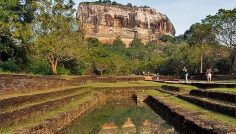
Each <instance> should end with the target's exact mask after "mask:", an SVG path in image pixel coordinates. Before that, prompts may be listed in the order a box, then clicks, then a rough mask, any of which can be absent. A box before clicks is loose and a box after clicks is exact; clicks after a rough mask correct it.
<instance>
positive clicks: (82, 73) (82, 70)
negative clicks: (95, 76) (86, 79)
mask: <svg viewBox="0 0 236 134" xmlns="http://www.w3.org/2000/svg"><path fill="white" fill-rule="evenodd" d="M87 72H88V71H87V70H86V69H80V70H79V71H78V75H84V74H86V73H87Z"/></svg>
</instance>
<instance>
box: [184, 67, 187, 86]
mask: <svg viewBox="0 0 236 134" xmlns="http://www.w3.org/2000/svg"><path fill="white" fill-rule="evenodd" d="M183 71H184V77H185V82H186V83H187V82H188V70H187V68H186V67H184V68H183Z"/></svg>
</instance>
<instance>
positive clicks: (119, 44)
mask: <svg viewBox="0 0 236 134" xmlns="http://www.w3.org/2000/svg"><path fill="white" fill-rule="evenodd" d="M112 45H113V47H114V48H116V49H125V48H126V45H125V43H124V42H123V41H122V40H121V39H120V36H118V37H116V39H115V40H114V41H113V43H112Z"/></svg>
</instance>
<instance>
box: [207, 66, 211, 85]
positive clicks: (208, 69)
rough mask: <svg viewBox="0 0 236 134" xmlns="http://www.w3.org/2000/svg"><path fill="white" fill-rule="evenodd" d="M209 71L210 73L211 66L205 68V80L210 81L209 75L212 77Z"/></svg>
mask: <svg viewBox="0 0 236 134" xmlns="http://www.w3.org/2000/svg"><path fill="white" fill-rule="evenodd" d="M211 73H212V70H211V67H208V68H207V70H206V76H207V82H211V77H212V74H211Z"/></svg>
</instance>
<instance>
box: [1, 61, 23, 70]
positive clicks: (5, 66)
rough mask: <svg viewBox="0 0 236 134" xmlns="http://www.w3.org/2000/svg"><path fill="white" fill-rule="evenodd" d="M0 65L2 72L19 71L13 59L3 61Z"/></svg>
mask: <svg viewBox="0 0 236 134" xmlns="http://www.w3.org/2000/svg"><path fill="white" fill-rule="evenodd" d="M1 67H2V70H3V71H4V72H7V71H9V72H15V73H18V72H20V68H19V67H18V66H17V65H16V64H15V62H14V61H13V60H8V61H5V62H3V63H2V65H1Z"/></svg>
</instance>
